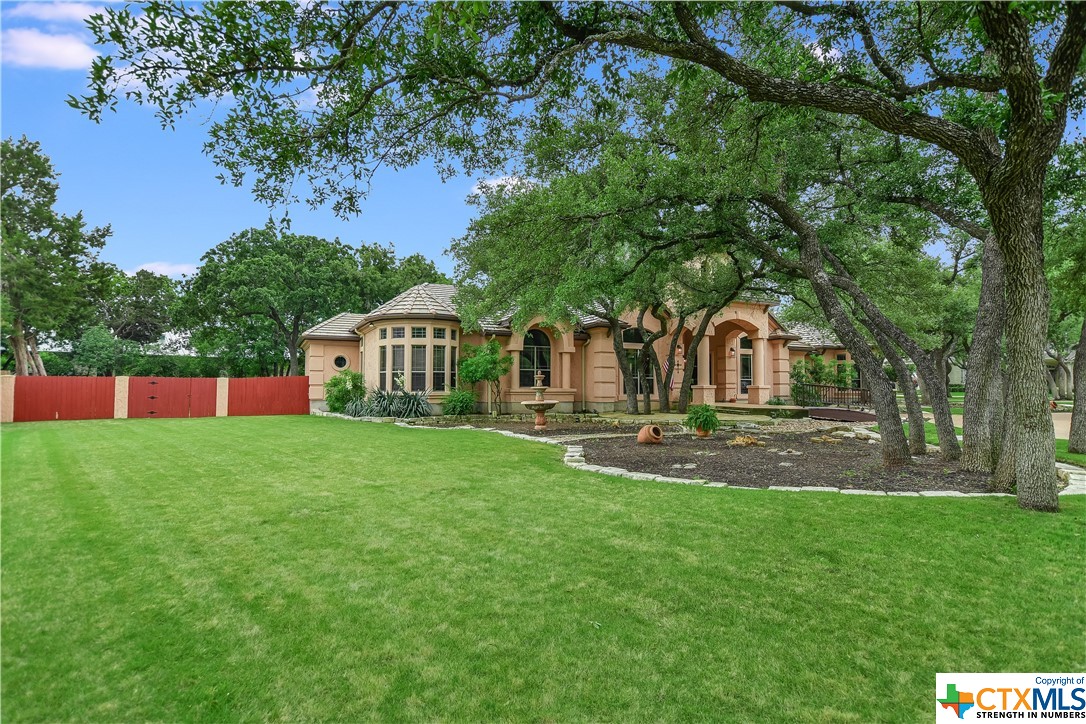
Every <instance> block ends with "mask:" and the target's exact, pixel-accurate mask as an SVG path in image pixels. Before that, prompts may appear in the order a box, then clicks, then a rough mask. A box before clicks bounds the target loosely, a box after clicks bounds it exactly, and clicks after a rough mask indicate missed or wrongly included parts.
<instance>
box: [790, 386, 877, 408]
mask: <svg viewBox="0 0 1086 724" xmlns="http://www.w3.org/2000/svg"><path fill="white" fill-rule="evenodd" d="M792 404H793V405H800V406H802V407H847V408H853V407H871V390H869V389H867V388H865V387H836V386H834V385H807V384H793V385H792Z"/></svg>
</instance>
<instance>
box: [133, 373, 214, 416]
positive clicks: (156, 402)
mask: <svg viewBox="0 0 1086 724" xmlns="http://www.w3.org/2000/svg"><path fill="white" fill-rule="evenodd" d="M215 387H216V382H215V379H214V378H208V377H129V378H128V416H129V417H215Z"/></svg>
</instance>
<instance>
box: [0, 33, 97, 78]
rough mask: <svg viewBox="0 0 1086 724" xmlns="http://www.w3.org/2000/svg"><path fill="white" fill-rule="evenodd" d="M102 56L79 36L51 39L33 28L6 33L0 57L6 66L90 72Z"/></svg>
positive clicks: (0, 46) (67, 35)
mask: <svg viewBox="0 0 1086 724" xmlns="http://www.w3.org/2000/svg"><path fill="white" fill-rule="evenodd" d="M97 56H98V53H97V52H96V51H95V50H94V48H92V47H91V46H90V45H88V44H87V43H86V42H85V41H84V40H83V39H82V38H80V37H79V36H77V35H69V34H60V35H51V34H49V33H43V32H41V31H40V30H34V29H33V28H10V29H7V30H4V32H3V36H2V42H0V57H2V59H3V62H4V64H5V65H8V64H10V65H19V66H23V67H27V68H54V69H57V70H87V69H88V68H89V67H90V64H91V61H92V60H94V59H95V58H96V57H97Z"/></svg>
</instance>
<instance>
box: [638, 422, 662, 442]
mask: <svg viewBox="0 0 1086 724" xmlns="http://www.w3.org/2000/svg"><path fill="white" fill-rule="evenodd" d="M663 439H664V431H663V430H661V429H660V426H659V425H645V426H644V427H642V428H641V430H640V432H638V433H637V442H638V444H640V445H656V444H658V443H659V442H660V441H661V440H663Z"/></svg>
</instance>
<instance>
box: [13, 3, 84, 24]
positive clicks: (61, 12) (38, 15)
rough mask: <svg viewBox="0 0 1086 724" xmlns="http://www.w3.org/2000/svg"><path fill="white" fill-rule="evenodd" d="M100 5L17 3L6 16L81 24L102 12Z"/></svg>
mask: <svg viewBox="0 0 1086 724" xmlns="http://www.w3.org/2000/svg"><path fill="white" fill-rule="evenodd" d="M104 9H105V8H103V7H102V6H101V5H91V4H90V3H66V2H62V3H42V2H34V3H19V4H18V5H16V6H15V7H13V8H12V9H11V10H8V13H7V14H8V15H9V16H10V17H13V18H31V19H33V20H43V21H45V22H50V23H82V22H83V21H84V20H86V19H87V18H89V17H90V16H91V15H94V14H95V13H99V12H102V11H103V10H104Z"/></svg>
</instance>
